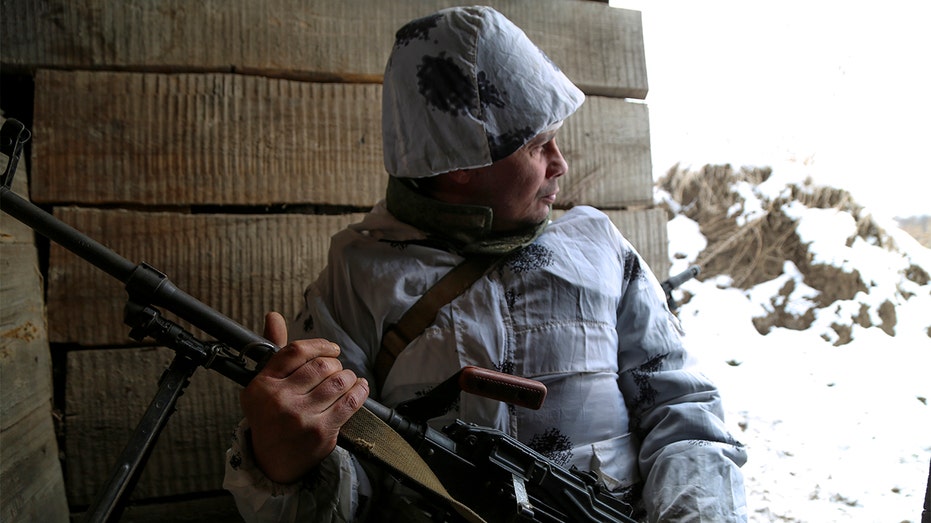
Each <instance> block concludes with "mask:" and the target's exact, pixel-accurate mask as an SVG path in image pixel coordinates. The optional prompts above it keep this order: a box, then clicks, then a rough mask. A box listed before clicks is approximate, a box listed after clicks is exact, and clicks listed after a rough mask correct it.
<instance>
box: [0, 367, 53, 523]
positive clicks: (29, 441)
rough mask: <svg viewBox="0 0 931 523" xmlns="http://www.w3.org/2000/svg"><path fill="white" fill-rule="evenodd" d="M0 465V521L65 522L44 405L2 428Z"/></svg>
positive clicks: (49, 424)
mask: <svg viewBox="0 0 931 523" xmlns="http://www.w3.org/2000/svg"><path fill="white" fill-rule="evenodd" d="M4 365H6V363H5V362H4ZM3 372H4V374H6V372H7V368H6V367H4V368H3ZM4 378H6V376H4ZM0 464H2V465H0V467H2V468H0V521H3V522H4V523H19V522H23V523H29V522H35V521H42V522H46V521H48V522H50V523H67V522H68V521H69V519H68V503H67V502H66V500H65V486H64V483H63V481H62V473H61V464H60V463H59V460H58V444H57V442H56V441H55V430H54V427H53V425H52V416H51V412H50V411H49V408H48V407H47V406H46V408H43V409H36V410H34V411H32V412H30V413H29V414H28V415H27V416H26V417H24V418H21V419H19V420H18V422H17V423H14V424H11V425H9V426H6V427H4V429H3V431H2V432H0Z"/></svg>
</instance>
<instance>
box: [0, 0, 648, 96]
mask: <svg viewBox="0 0 931 523" xmlns="http://www.w3.org/2000/svg"><path fill="white" fill-rule="evenodd" d="M457 3H458V2H450V1H443V0H405V1H404V2H383V1H378V0H326V1H315V2H305V1H301V0H270V1H266V2H250V1H248V0H240V1H229V2H189V1H186V0H167V1H161V2H147V1H139V0H134V1H122V2H112V1H107V0H79V1H74V0H6V1H4V2H3V12H2V16H0V49H2V50H3V62H4V63H6V64H10V65H16V66H22V67H26V68H30V67H31V68H35V67H52V68H57V69H111V70H147V71H172V72H183V71H189V72H190V71H215V72H216V71H219V72H237V73H241V74H256V75H261V76H271V77H280V78H297V79H309V80H317V81H320V80H326V81H350V82H380V81H381V78H382V74H383V71H384V67H385V62H386V61H387V58H388V53H389V52H390V50H391V46H392V45H393V43H394V34H395V32H396V31H397V30H398V29H399V28H400V27H401V25H403V24H404V23H405V22H407V21H408V20H411V19H414V18H417V17H420V16H425V15H428V14H430V13H432V12H434V11H436V10H437V9H440V8H443V7H448V6H451V5H456V4H457ZM487 4H488V5H491V6H493V7H495V8H497V9H498V10H499V11H501V12H502V13H503V14H504V15H505V16H507V17H509V18H510V19H511V20H513V21H514V22H515V23H516V24H517V25H518V26H520V27H521V28H523V29H524V31H525V32H526V33H527V35H528V36H529V37H530V39H531V40H533V41H534V42H535V43H536V44H537V45H538V46H540V48H542V49H543V50H544V51H545V52H546V53H547V54H548V55H549V56H550V57H551V58H552V59H553V61H554V62H555V63H557V64H559V65H560V67H561V68H563V70H565V71H566V74H567V75H568V76H569V77H570V78H572V80H573V81H575V82H576V83H577V84H578V85H579V86H580V87H581V88H583V90H585V91H586V92H587V93H589V94H597V95H605V96H614V97H628V98H641V99H642V98H644V97H645V96H646V92H647V75H646V61H645V58H644V51H643V30H642V25H641V17H640V13H639V12H637V11H629V10H624V9H616V8H612V7H609V6H608V5H606V4H603V3H598V2H590V1H584V0H550V1H548V2H546V3H545V4H543V3H541V2H539V1H538V0H491V1H489V2H487Z"/></svg>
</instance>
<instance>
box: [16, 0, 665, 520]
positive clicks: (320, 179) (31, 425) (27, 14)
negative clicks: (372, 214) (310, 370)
mask: <svg viewBox="0 0 931 523" xmlns="http://www.w3.org/2000/svg"><path fill="white" fill-rule="evenodd" d="M454 4H455V2H449V1H440V0H406V1H403V2H402V1H398V2H386V1H381V0H317V1H311V2H308V1H297V0H267V1H264V2H255V1H251V2H250V1H236V0H232V1H229V2H189V1H185V0H159V1H136V0H130V1H119V2H114V1H107V0H68V1H65V0H3V2H2V4H0V66H2V69H0V72H2V74H3V77H2V84H3V97H2V100H0V106H2V109H3V111H4V116H6V117H15V118H17V119H20V120H22V121H24V123H26V124H27V126H29V127H30V128H31V129H32V131H33V139H32V141H31V143H30V156H29V162H28V167H29V172H28V178H29V182H30V187H29V190H28V194H29V197H30V199H31V200H32V201H33V202H36V203H37V204H40V205H42V206H43V207H45V208H47V209H50V210H51V211H52V212H53V213H54V214H55V215H56V216H57V217H59V218H60V219H61V220H63V221H65V222H66V223H68V224H70V225H72V226H74V227H75V228H77V229H78V230H81V231H82V232H84V233H85V234H87V235H89V236H91V237H92V238H94V239H96V240H98V241H100V242H101V243H103V244H105V245H107V246H109V247H110V248H112V249H113V250H114V251H116V252H117V253H119V254H121V255H122V256H124V257H125V258H127V259H129V260H132V261H135V262H142V261H145V262H148V263H149V264H151V265H153V266H155V267H157V268H158V269H160V270H161V271H162V272H165V273H166V274H167V275H168V276H169V277H170V278H171V279H172V281H174V282H175V283H176V284H177V285H178V287H180V288H181V289H183V290H185V291H186V292H188V293H190V294H191V295H193V296H196V297H197V298H199V299H200V300H201V301H203V302H205V303H207V304H209V305H211V306H212V307H214V308H216V309H217V310H219V311H220V312H222V313H224V314H226V315H228V316H229V317H231V318H233V319H234V320H236V321H239V322H241V323H243V324H244V325H246V326H248V327H250V328H252V329H255V330H256V331H260V329H261V324H262V317H263V314H264V313H265V312H266V311H268V310H279V311H282V312H284V313H285V314H286V315H288V314H292V313H293V312H295V311H296V309H297V307H298V304H299V302H300V297H301V293H302V291H303V289H304V287H305V286H306V285H307V284H308V283H309V282H310V281H311V280H312V279H313V278H314V277H315V276H316V274H317V273H318V271H319V270H320V269H322V268H323V265H324V261H325V254H326V249H327V246H328V242H329V237H330V235H332V234H333V233H334V232H336V231H337V230H339V229H341V228H342V227H344V226H345V225H347V224H349V223H352V222H354V221H357V220H358V219H359V218H360V217H361V216H362V213H364V212H365V211H367V210H368V209H369V208H370V207H371V206H372V205H373V204H374V203H375V202H376V201H377V200H378V199H380V197H381V196H382V193H383V191H384V187H385V182H386V175H385V174H384V166H383V163H382V146H381V136H380V135H381V129H380V121H381V114H380V107H381V85H380V81H381V75H382V71H383V68H384V63H385V61H386V58H387V56H388V52H389V51H390V48H391V45H392V43H393V41H394V32H395V31H396V30H397V28H398V27H400V26H401V25H402V24H403V23H404V22H406V21H408V20H410V19H413V18H416V17H419V16H423V15H426V14H429V13H431V12H433V11H435V10H437V9H439V8H442V7H447V6H450V5H454ZM487 4H488V5H492V6H494V7H496V8H497V9H498V10H500V11H501V12H502V13H504V14H505V15H506V16H508V17H509V18H511V19H512V20H513V21H514V22H515V23H516V24H517V25H519V26H520V27H522V28H523V29H524V30H525V31H526V32H527V34H528V35H529V36H530V38H531V40H533V41H534V42H535V43H537V44H538V45H539V46H540V47H541V48H542V49H543V50H544V51H545V52H546V53H547V54H548V55H549V56H550V57H551V58H552V59H553V61H554V62H555V63H557V64H559V65H560V67H561V68H562V69H563V70H564V71H565V72H566V73H567V75H568V76H569V77H570V78H571V79H572V80H574V81H575V82H576V83H577V84H578V85H579V86H580V87H581V88H582V89H583V90H584V91H585V92H586V94H587V95H588V98H587V101H586V103H585V104H584V106H583V107H582V109H580V111H579V112H578V113H577V114H576V115H574V116H573V117H572V118H570V120H569V121H568V122H567V124H566V126H565V127H564V129H563V131H562V132H561V135H560V142H561V148H562V150H563V153H564V155H565V157H566V159H567V161H568V162H569V165H570V174H569V175H568V176H567V177H566V178H565V179H564V180H565V182H564V183H562V192H561V194H560V202H559V204H560V205H562V206H564V207H568V206H571V205H578V204H587V205H593V206H596V207H599V208H601V209H603V210H605V211H606V212H608V213H609V214H610V216H611V217H612V218H613V219H614V220H615V222H616V223H617V225H618V226H619V228H620V229H621V230H622V232H623V233H624V234H625V235H626V236H627V237H628V238H629V239H630V240H631V241H632V243H633V244H634V245H635V246H636V247H637V248H638V250H639V251H640V252H641V254H643V255H644V257H645V258H646V259H647V261H648V262H649V263H650V264H651V266H652V267H653V268H654V270H655V271H656V273H657V275H658V276H660V277H663V276H665V274H666V271H667V266H668V259H667V247H666V229H665V225H666V216H665V214H664V212H663V211H662V210H661V209H658V208H654V207H653V205H652V201H653V195H652V190H653V180H652V172H651V171H652V166H651V160H650V138H649V125H648V113H647V106H646V104H645V103H643V101H642V100H643V99H644V98H645V96H646V93H647V79H646V65H645V55H644V49H643V36H642V26H641V19H640V14H639V13H638V12H635V11H629V10H622V9H615V8H611V7H609V6H608V5H607V3H604V2H596V1H589V0H491V1H489V2H487ZM21 171H25V169H21ZM25 174H26V173H25V172H21V173H20V174H19V176H18V178H17V182H18V183H21V184H22V185H20V186H19V188H18V192H19V193H20V194H22V195H24V196H25V194H26V187H25V179H26V176H25ZM0 249H2V250H0V270H2V273H0V286H2V297H0V334H2V336H0V365H2V367H0V372H2V374H0V387H2V396H0V423H2V433H0V438H2V441H0V488H2V490H0V502H2V506H0V520H3V521H6V522H13V521H65V520H67V519H68V518H69V515H70V516H72V517H73V516H78V515H80V514H81V512H82V511H84V510H86V508H87V506H88V505H89V504H90V503H91V502H92V501H93V500H94V499H95V495H96V493H97V492H99V490H100V488H101V486H102V485H103V483H104V482H105V481H106V480H107V479H108V478H109V475H110V473H111V467H112V466H113V463H114V461H115V459H116V456H117V455H118V454H119V453H120V451H121V450H122V448H123V445H124V444H125V443H126V441H127V440H128V438H129V436H130V434H131V433H132V432H133V430H134V428H135V425H136V423H137V421H138V419H139V417H140V416H141V415H142V413H143V411H144V409H145V407H146V405H147V404H148V402H149V401H150V400H151V398H152V395H153V393H154V392H155V390H156V387H157V382H158V378H159V376H160V374H161V372H162V370H163V369H164V368H165V366H166V364H167V363H168V361H170V359H171V358H172V356H173V352H172V351H170V350H168V349H165V348H160V347H152V346H140V345H139V344H138V343H136V342H133V341H132V340H131V339H130V338H129V337H128V328H127V327H126V326H125V325H124V324H123V322H122V310H123V306H124V304H125V301H126V293H125V291H124V290H123V288H122V285H121V284H120V283H119V282H118V281H116V280H115V279H113V278H111V277H109V276H108V275H106V274H104V273H103V272H101V271H99V270H97V269H96V268H94V267H93V266H91V265H90V264H88V263H86V262H84V261H83V260H81V259H79V258H77V257H76V256H74V255H73V254H71V253H70V252H68V251H66V250H64V249H62V248H60V247H58V246H57V245H54V244H52V245H51V246H49V247H47V248H46V243H45V242H43V241H41V239H40V240H39V241H37V242H35V243H34V242H33V235H32V233H31V231H30V230H28V229H27V228H24V227H23V226H21V225H20V224H18V222H15V220H13V219H11V218H9V217H8V216H6V215H2V216H0ZM593 277H597V275H593ZM43 280H44V284H45V285H44V294H43V285H42V281H43ZM43 305H44V307H43ZM46 326H47V327H46ZM238 390H239V386H238V385H236V384H235V383H233V382H231V381H229V380H226V379H225V378H223V377H222V376H220V375H219V374H216V373H212V372H210V371H207V370H202V371H199V372H198V373H197V374H195V376H194V378H193V380H192V384H191V386H190V387H189V388H188V390H187V392H186V393H185V395H184V396H183V397H182V398H181V401H180V402H179V405H178V411H177V413H176V414H174V416H173V417H172V418H171V421H170V422H169V424H168V428H167V429H166V431H165V432H164V433H163V434H162V436H161V438H160V439H159V442H158V444H157V446H156V448H155V451H154V453H153V455H152V457H151V459H150V461H149V462H148V465H147V467H146V469H145V472H144V474H143V476H142V478H141V480H140V482H139V484H138V486H137V487H136V488H135V490H134V492H133V494H132V497H131V499H132V506H130V507H129V509H128V510H127V511H126V513H125V515H124V518H123V520H124V521H160V520H166V519H167V520H171V521H184V520H196V521H214V520H215V521H231V520H235V518H236V517H237V516H236V511H235V507H234V506H233V504H232V501H231V498H230V496H229V495H228V494H227V493H225V492H224V491H223V490H222V487H221V483H222V477H223V469H224V457H225V456H224V453H225V449H226V448H227V445H228V440H229V435H230V432H231V429H232V427H233V426H234V425H235V424H236V423H237V422H238V420H239V418H240V416H241V414H240V411H239V404H238ZM53 421H54V423H53Z"/></svg>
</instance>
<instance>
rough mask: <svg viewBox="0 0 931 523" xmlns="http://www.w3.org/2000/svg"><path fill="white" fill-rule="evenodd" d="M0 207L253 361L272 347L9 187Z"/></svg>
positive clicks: (136, 295)
mask: <svg viewBox="0 0 931 523" xmlns="http://www.w3.org/2000/svg"><path fill="white" fill-rule="evenodd" d="M0 207H2V209H3V212H5V213H7V214H9V215H10V216H12V217H13V218H16V219H17V220H19V221H21V222H23V223H24V224H26V225H28V226H29V227H31V228H32V229H33V230H35V231H36V232H38V233H39V234H41V235H43V236H45V237H46V238H48V239H49V240H52V241H54V242H55V243H57V244H59V245H61V246H62V247H64V248H65V249H68V250H69V251H71V252H73V253H74V254H76V255H78V256H80V257H81V258H83V259H84V260H87V261H88V262H90V263H91V264H92V265H94V266H95V267H97V268H98V269H101V270H102V271H104V272H106V273H107V274H109V275H111V276H113V277H114V278H116V279H118V280H120V281H121V282H123V283H124V284H125V285H126V290H127V292H129V293H130V296H131V297H134V298H141V299H143V300H144V301H148V302H149V303H151V304H152V305H157V306H161V307H164V308H165V309H166V310H169V311H171V312H172V313H174V314H175V315H177V316H178V317H179V318H182V319H184V320H185V321H187V322H189V323H190V324H191V325H194V326H196V327H197V328H199V329H201V330H203V331H204V332H206V333H207V334H209V335H211V336H213V337H215V338H216V339H218V340H220V341H222V342H223V343H226V344H228V345H229V346H231V347H234V348H236V349H240V350H242V349H251V350H255V351H256V352H258V355H257V357H255V358H254V359H255V360H256V361H261V360H263V359H265V358H266V357H267V356H269V355H270V354H271V353H272V352H274V351H276V350H277V347H275V346H274V345H273V344H272V343H271V342H269V341H267V340H265V339H264V338H262V337H261V336H259V335H257V334H255V333H254V332H252V331H251V330H249V329H246V328H245V327H243V326H242V325H240V324H239V323H236V322H235V321H233V320H231V319H230V318H228V317H226V316H224V315H223V314H221V313H219V312H217V311H216V310H215V309H213V308H211V307H210V306H208V305H206V304H204V303H203V302H201V301H199V300H198V299H197V298H194V297H193V296H191V295H189V294H187V293H185V292H184V291H182V290H180V289H178V288H177V287H176V286H175V285H174V284H173V283H171V281H170V280H169V279H168V278H167V277H165V275H164V274H162V273H160V272H158V271H157V270H155V269H154V268H152V267H150V266H148V265H146V264H144V263H143V264H138V265H137V264H134V263H133V262H131V261H129V260H127V259H126V258H124V257H122V256H120V255H119V254H117V253H116V252H114V251H113V250H111V249H109V248H108V247H106V246H104V245H103V244H101V243H100V242H98V241H96V240H94V239H93V238H91V237H89V236H87V235H85V234H84V233H82V232H81V231H79V230H77V229H75V228H74V227H71V226H70V225H68V224H66V223H65V222H63V221H61V220H59V219H58V218H56V217H54V216H52V215H51V214H49V213H48V212H46V211H45V210H43V209H41V208H40V207H38V206H36V205H35V204H33V203H32V202H29V201H27V200H25V199H24V198H22V197H20V196H19V195H17V194H16V193H14V192H13V191H12V190H11V189H10V188H9V187H6V186H3V187H0ZM250 357H251V356H250Z"/></svg>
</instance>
